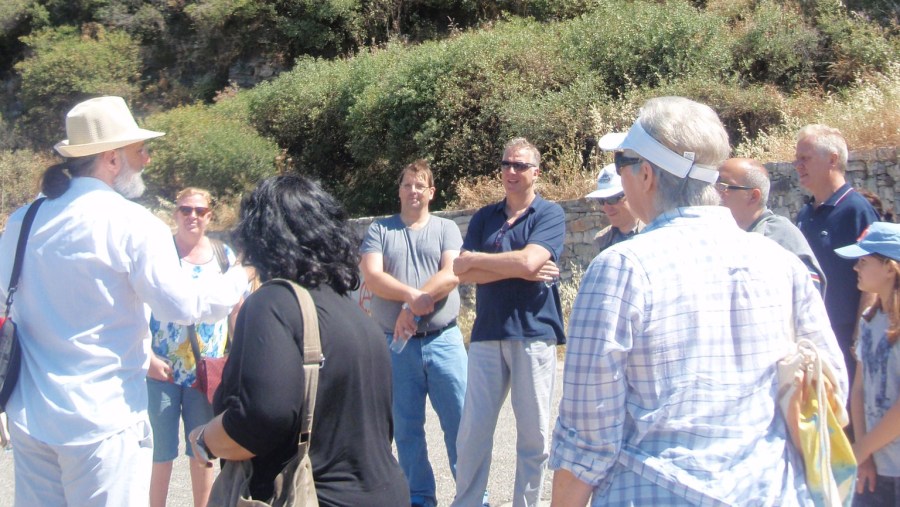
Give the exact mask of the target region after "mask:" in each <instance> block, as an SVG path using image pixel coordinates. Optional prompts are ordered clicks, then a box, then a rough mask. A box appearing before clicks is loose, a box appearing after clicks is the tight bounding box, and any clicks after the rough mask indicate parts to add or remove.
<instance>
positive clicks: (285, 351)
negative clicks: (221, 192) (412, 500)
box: [190, 175, 409, 507]
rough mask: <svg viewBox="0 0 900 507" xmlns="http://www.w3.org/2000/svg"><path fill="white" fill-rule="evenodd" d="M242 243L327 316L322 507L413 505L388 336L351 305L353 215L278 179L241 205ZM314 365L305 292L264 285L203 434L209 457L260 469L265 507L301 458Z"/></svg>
mask: <svg viewBox="0 0 900 507" xmlns="http://www.w3.org/2000/svg"><path fill="white" fill-rule="evenodd" d="M235 243H236V245H237V247H238V249H239V251H241V252H243V256H244V257H243V262H245V263H246V264H249V265H251V266H253V267H255V268H256V270H257V272H258V274H259V276H260V278H261V279H262V280H263V281H265V280H271V279H273V278H286V279H289V280H292V281H294V282H296V283H298V284H300V285H301V286H303V287H304V288H306V289H307V290H309V292H310V295H311V296H312V299H313V301H314V302H315V305H316V313H317V316H318V319H319V331H320V335H321V342H322V353H323V355H324V356H325V362H324V366H323V367H322V368H321V370H320V371H319V386H318V390H317V401H316V405H315V410H314V414H313V429H312V435H311V441H312V443H311V446H310V450H309V455H310V458H311V460H312V465H313V477H314V479H315V484H316V493H317V495H318V499H319V504H320V505H323V506H328V505H333V506H348V505H368V506H385V507H388V506H389V507H396V506H401V505H409V489H408V487H407V485H406V479H405V478H404V476H403V472H402V471H401V470H400V466H399V464H398V463H397V460H396V459H395V458H394V456H393V454H392V453H391V439H392V435H393V421H392V419H391V381H390V379H391V370H390V368H391V363H390V357H389V355H388V351H387V348H386V347H385V346H384V335H383V334H382V333H381V330H380V328H379V327H378V325H376V324H375V321H374V320H372V319H370V318H369V317H368V316H367V315H365V314H364V313H363V312H362V310H360V308H359V306H358V305H357V304H356V303H355V302H354V301H353V300H352V299H351V298H350V297H349V296H348V293H349V292H350V291H352V290H354V289H356V288H357V287H358V286H359V274H358V271H357V264H358V263H359V255H358V253H357V249H358V240H357V238H356V236H355V234H354V233H353V231H352V229H351V228H350V225H349V224H348V223H347V220H346V215H345V213H344V210H343V209H342V208H341V206H340V205H339V204H338V203H337V202H336V201H335V199H334V198H333V197H332V196H331V195H329V194H328V193H327V192H325V191H324V190H322V188H321V187H320V186H319V185H318V184H316V183H315V182H313V181H310V180H308V179H306V178H304V177H301V176H296V175H284V176H276V177H273V178H269V179H267V180H265V181H263V182H262V183H260V184H259V186H258V187H257V188H256V190H254V191H253V193H252V194H251V195H249V196H247V197H245V198H244V200H243V202H242V203H241V214H240V223H239V224H238V227H237V231H236V233H235ZM302 356H303V322H302V317H301V314H300V310H299V307H298V305H297V300H296V298H295V297H294V294H293V292H292V291H291V289H289V288H288V287H287V286H285V285H281V284H266V285H263V286H262V287H261V288H260V289H258V290H257V291H256V292H254V293H253V294H251V295H250V296H249V297H248V298H247V300H246V302H245V303H244V306H243V307H242V308H241V312H240V314H239V315H238V319H237V323H236V330H235V336H234V341H233V349H232V351H231V356H230V359H229V362H228V365H227V366H226V367H225V371H224V374H223V379H222V385H221V387H220V389H219V390H218V392H217V393H216V399H215V403H214V409H215V413H217V414H218V415H217V416H216V417H215V418H214V419H213V420H212V421H210V422H209V423H208V424H206V425H205V426H201V427H199V428H197V429H196V430H194V431H193V432H191V436H190V440H191V443H192V445H193V446H194V449H195V452H197V453H198V454H197V455H201V454H202V452H207V454H208V455H209V456H210V457H211V459H212V457H213V456H219V457H222V458H224V459H227V460H247V459H250V460H252V464H253V476H252V478H251V481H250V491H251V494H252V496H253V498H254V499H258V500H267V499H269V498H270V497H271V496H272V493H273V482H272V481H273V479H274V478H275V476H276V475H277V474H278V473H279V472H280V471H281V469H282V468H283V467H284V465H286V464H287V463H288V461H290V460H291V458H293V457H294V455H295V454H296V451H297V439H298V432H299V424H300V412H301V407H302V405H303V392H304V375H303V357H302ZM198 438H199V442H198ZM210 466H211V463H210Z"/></svg>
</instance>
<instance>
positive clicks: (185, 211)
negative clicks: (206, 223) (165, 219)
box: [178, 206, 209, 217]
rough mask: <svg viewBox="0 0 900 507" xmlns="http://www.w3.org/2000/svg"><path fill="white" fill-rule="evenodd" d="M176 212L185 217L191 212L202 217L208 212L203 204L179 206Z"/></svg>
mask: <svg viewBox="0 0 900 507" xmlns="http://www.w3.org/2000/svg"><path fill="white" fill-rule="evenodd" d="M178 212H179V213H181V214H182V215H184V216H186V217H189V216H191V213H196V214H197V216H198V217H202V216H205V215H206V214H207V213H209V208H204V207H203V206H196V207H194V206H179V207H178Z"/></svg>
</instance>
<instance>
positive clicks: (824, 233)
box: [794, 125, 878, 382]
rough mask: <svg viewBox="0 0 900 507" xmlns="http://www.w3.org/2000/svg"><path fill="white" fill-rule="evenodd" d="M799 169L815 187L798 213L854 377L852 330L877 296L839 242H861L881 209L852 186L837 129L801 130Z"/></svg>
mask: <svg viewBox="0 0 900 507" xmlns="http://www.w3.org/2000/svg"><path fill="white" fill-rule="evenodd" d="M794 169H795V170H796V171H797V175H798V176H799V178H800V185H802V186H803V187H804V188H806V189H807V190H809V191H810V192H812V194H813V199H814V200H813V202H811V203H809V204H807V205H806V206H804V207H803V208H802V209H801V210H800V213H799V214H798V215H797V227H799V228H800V231H801V232H803V235H804V236H805V237H806V240H807V241H808V242H809V246H810V247H812V250H813V253H815V254H816V259H818V261H819V263H820V264H821V266H822V270H823V271H824V272H825V276H826V277H827V279H828V288H827V290H826V291H825V308H826V309H827V310H828V318H829V319H830V320H831V328H832V329H833V330H834V334H835V336H837V339H838V344H840V346H841V351H842V352H843V353H844V361H845V363H846V364H847V371H848V373H849V377H850V381H851V382H852V381H853V376H854V372H855V370H856V361H855V360H854V359H853V356H852V354H851V352H850V351H851V347H852V345H853V335H854V332H855V330H856V325H857V322H858V321H859V315H860V313H861V311H862V310H863V309H864V308H866V307H867V306H869V305H871V304H872V302H873V300H874V297H873V295H871V294H862V293H861V292H860V291H859V289H858V288H857V287H856V272H855V271H853V262H854V261H853V260H852V259H850V260H848V259H842V258H840V257H838V256H837V255H836V254H835V253H834V249H835V248H839V247H842V246H846V245H851V244H853V243H856V239H857V238H858V237H859V236H860V234H862V232H863V231H864V230H865V229H866V227H868V226H869V224H871V223H872V222H874V221H876V220H878V214H877V213H876V212H875V209H874V208H873V207H872V205H871V204H869V201H867V200H866V198H865V197H863V196H862V195H860V194H859V193H857V192H856V191H855V190H853V187H852V186H850V183H847V180H846V177H845V175H844V173H845V171H846V170H847V141H845V140H844V136H843V135H841V132H840V131H839V130H838V129H835V128H831V127H828V126H825V125H807V126H805V127H803V128H802V129H800V132H799V133H798V134H797V148H796V153H795V160H794Z"/></svg>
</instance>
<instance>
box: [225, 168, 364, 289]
mask: <svg viewBox="0 0 900 507" xmlns="http://www.w3.org/2000/svg"><path fill="white" fill-rule="evenodd" d="M234 242H235V245H236V246H237V247H238V249H239V250H240V251H241V252H242V253H243V259H244V262H246V263H247V264H249V265H251V266H253V267H255V268H256V270H257V271H258V272H259V276H260V278H261V279H262V280H263V281H265V280H270V279H272V278H287V279H289V280H292V281H294V282H297V283H298V284H300V285H302V286H303V287H306V288H308V289H309V288H315V287H318V286H319V285H321V284H323V283H324V284H326V285H328V286H330V287H331V288H332V289H334V291H335V292H337V293H338V294H342V295H343V294H346V293H348V292H350V291H352V290H356V289H357V288H359V267H358V265H359V251H358V249H359V239H358V238H357V236H356V234H355V232H354V231H353V229H352V228H351V226H350V223H349V222H348V221H347V215H346V212H345V211H344V209H343V207H342V206H341V205H340V203H338V202H337V200H336V199H335V198H334V197H332V196H331V194H329V193H328V192H326V191H325V190H323V189H322V187H321V186H320V185H319V184H318V183H316V182H315V181H312V180H310V179H308V178H306V177H303V176H300V175H296V174H286V175H280V176H273V177H271V178H268V179H265V180H263V181H261V182H260V183H259V185H257V187H256V189H255V190H253V192H252V193H251V194H250V195H247V196H245V197H244V199H243V200H242V201H241V214H240V222H239V223H238V225H237V229H236V230H235V232H234Z"/></svg>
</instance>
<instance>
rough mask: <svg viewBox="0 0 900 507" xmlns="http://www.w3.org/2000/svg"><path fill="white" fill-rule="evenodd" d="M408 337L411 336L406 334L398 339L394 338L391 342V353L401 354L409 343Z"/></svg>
mask: <svg viewBox="0 0 900 507" xmlns="http://www.w3.org/2000/svg"><path fill="white" fill-rule="evenodd" d="M410 336H412V333H406V334H405V335H403V336H400V337H397V336H395V337H394V339H393V341H391V352H393V353H394V354H399V353H401V352H403V349H405V348H406V343H407V342H409V337H410Z"/></svg>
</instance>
